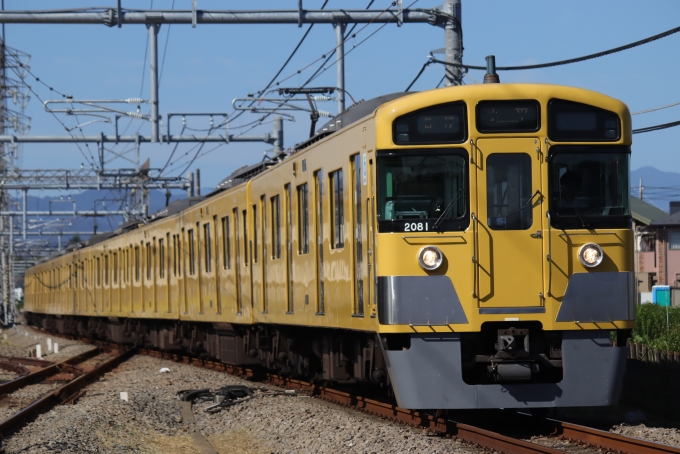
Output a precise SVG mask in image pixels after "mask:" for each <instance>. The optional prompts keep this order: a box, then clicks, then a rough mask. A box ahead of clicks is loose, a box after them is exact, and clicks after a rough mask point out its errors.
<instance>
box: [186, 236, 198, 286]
mask: <svg viewBox="0 0 680 454" xmlns="http://www.w3.org/2000/svg"><path fill="white" fill-rule="evenodd" d="M187 234H188V239H187V241H188V242H189V274H190V275H192V276H193V275H194V274H196V241H195V239H194V229H189V231H188V232H187Z"/></svg>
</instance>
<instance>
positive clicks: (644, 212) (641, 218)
mask: <svg viewBox="0 0 680 454" xmlns="http://www.w3.org/2000/svg"><path fill="white" fill-rule="evenodd" d="M630 211H631V213H632V214H633V219H635V220H636V221H637V222H641V223H642V224H645V225H650V224H654V222H655V221H657V220H659V219H663V218H666V217H668V213H666V212H665V211H663V210H661V209H659V208H657V207H655V206H654V205H652V204H649V203H647V202H645V201H644V200H640V199H638V198H637V197H633V196H631V197H630Z"/></svg>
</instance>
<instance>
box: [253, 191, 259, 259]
mask: <svg viewBox="0 0 680 454" xmlns="http://www.w3.org/2000/svg"><path fill="white" fill-rule="evenodd" d="M257 232H258V230H257V205H256V204H253V262H254V263H257V235H258V233H257Z"/></svg>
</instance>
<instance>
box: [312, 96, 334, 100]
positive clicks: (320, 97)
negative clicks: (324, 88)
mask: <svg viewBox="0 0 680 454" xmlns="http://www.w3.org/2000/svg"><path fill="white" fill-rule="evenodd" d="M312 99H313V100H314V101H333V98H331V97H330V96H323V95H316V96H312Z"/></svg>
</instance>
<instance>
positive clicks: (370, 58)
mask: <svg viewBox="0 0 680 454" xmlns="http://www.w3.org/2000/svg"><path fill="white" fill-rule="evenodd" d="M102 3H111V5H115V3H116V2H115V1H113V0H108V1H107V2H88V1H83V0H81V1H79V2H71V1H60V2H58V4H57V2H54V1H39V0H32V1H30V2H27V1H25V0H23V1H19V0H5V9H6V10H17V9H31V10H33V9H50V8H56V7H57V5H58V7H59V8H68V7H76V6H78V7H83V6H88V5H90V4H91V5H92V6H101V4H102ZM152 3H153V8H154V9H170V8H171V6H172V5H173V1H172V0H155V1H153V2H151V1H150V0H140V1H130V0H123V6H124V7H126V8H137V9H148V8H149V7H150V6H151V4H152ZM322 3H323V2H322V1H320V0H305V1H304V7H305V8H306V9H318V8H319V7H320V6H321V4H322ZM404 3H405V4H406V5H408V4H410V3H411V0H406V1H405V2H404ZM367 4H368V0H362V1H358V0H355V1H340V0H330V1H329V2H328V5H327V7H326V8H327V9H328V8H334V9H335V8H347V9H363V8H365V7H366V5H367ZM389 4H390V2H388V1H386V0H376V1H375V2H374V4H373V7H372V9H379V10H382V9H385V8H387V7H388V6H389ZM439 4H440V3H439V2H438V1H430V0H420V1H418V2H416V4H415V5H414V7H418V8H431V7H435V6H437V5H439ZM198 6H199V8H200V9H244V8H249V9H258V10H261V9H295V8H296V7H297V1H296V0H278V1H264V0H263V1H257V2H242V1H241V2H239V1H228V0H223V1H210V0H198ZM174 7H175V9H185V10H186V9H190V7H191V0H176V1H174ZM462 10H463V13H462V16H463V17H462V24H463V32H464V45H465V51H464V57H463V61H464V63H468V64H476V65H483V64H484V57H485V56H486V55H489V54H494V55H496V61H497V64H498V65H499V66H504V65H523V64H534V63H544V62H550V61H556V60H562V59H567V58H573V57H578V56H582V55H586V54H590V53H594V52H598V51H601V50H606V49H609V48H613V47H617V46H620V45H623V44H627V43H629V42H632V41H636V40H639V39H642V38H646V37H648V36H651V35H654V34H657V33H660V32H663V31H666V30H668V29H671V28H674V27H677V26H678V25H680V23H679V22H680V21H679V20H678V18H680V2H677V1H673V0H666V1H654V2H644V3H642V2H633V1H622V0H600V1H597V2H593V1H586V0H572V1H569V2H566V1H559V2H558V1H549V2H548V1H538V0H534V1H514V2H509V1H491V0H474V1H472V0H462ZM307 27H309V25H305V26H303V27H302V28H298V27H297V26H296V25H236V26H234V25H200V24H199V25H198V27H197V28H192V27H191V26H190V25H173V26H167V25H163V26H162V27H161V32H160V35H159V53H160V57H161V60H162V59H163V58H164V66H163V73H162V78H161V85H160V111H161V114H162V115H163V116H165V115H166V114H167V113H174V112H226V113H232V108H231V102H232V100H233V99H234V98H237V97H244V96H246V95H247V94H248V93H253V92H257V91H258V90H260V89H262V88H264V86H265V85H266V83H267V82H268V81H269V80H270V79H271V78H272V77H273V75H274V74H275V73H276V72H277V71H278V69H279V68H280V67H281V65H282V64H283V62H284V61H285V60H286V59H287V58H288V56H289V54H290V52H291V51H292V50H293V48H294V46H295V45H296V44H297V43H298V41H299V39H300V38H301V37H302V35H303V34H304V32H305V31H306V29H307ZM362 27H363V26H362V25H360V26H358V27H357V30H359V29H361V28H362ZM378 27H380V25H371V26H369V27H367V28H365V29H364V30H363V31H361V32H360V33H359V34H358V35H357V37H356V38H355V39H352V40H350V41H349V42H348V43H347V44H346V50H349V49H352V48H353V47H354V46H355V45H357V44H358V43H359V42H360V41H361V40H363V39H364V38H365V37H366V36H368V35H369V34H370V33H372V32H373V31H375V30H376V29H377V28H378ZM168 33H169V37H168ZM6 39H7V45H8V46H10V47H12V48H16V49H19V50H21V51H23V52H26V53H28V54H30V55H31V60H30V66H31V71H32V72H33V73H34V74H35V75H36V76H38V77H40V79H41V80H42V81H44V82H46V83H47V84H49V85H50V86H52V87H54V88H55V89H56V90H58V91H60V92H62V93H66V94H68V95H72V96H73V97H74V98H77V99H124V98H130V97H139V96H140V93H141V96H142V97H143V98H146V99H148V97H149V85H148V80H149V79H148V60H147V63H146V65H145V64H144V57H145V50H146V44H147V31H146V28H145V27H144V26H141V25H124V26H123V27H122V28H120V29H119V28H116V27H114V28H107V27H105V26H104V25H33V24H16V25H15V24H9V25H6ZM166 39H167V47H166ZM443 45H444V32H443V30H442V29H441V28H438V27H433V26H430V25H428V24H405V25H404V26H402V27H397V25H396V24H389V25H387V26H386V27H384V28H382V29H381V30H380V31H378V32H377V33H376V34H375V35H374V36H372V37H371V38H370V39H368V40H367V41H366V42H364V43H363V44H361V45H359V46H358V47H356V49H354V50H353V51H352V52H351V53H350V54H349V55H348V56H347V59H346V88H347V90H348V91H349V92H350V93H351V95H352V96H353V97H354V98H355V99H357V100H358V99H370V98H373V97H375V96H379V95H382V94H386V93H391V92H395V91H403V90H404V89H405V88H406V87H407V86H408V84H409V83H410V82H411V80H412V79H413V78H414V77H415V75H416V74H417V72H418V71H419V70H420V68H421V66H422V65H423V63H425V61H426V59H427V55H428V53H429V52H430V51H431V50H433V49H437V48H441V47H443ZM334 46H335V35H334V31H333V29H332V27H331V26H330V25H315V26H314V28H313V30H312V31H311V33H310V35H309V36H308V38H307V40H306V41H305V43H304V44H303V45H302V46H301V48H300V50H299V51H298V53H297V54H296V56H295V57H294V58H293V59H292V60H291V62H290V63H289V64H288V66H287V67H286V69H285V70H284V71H283V72H282V74H281V78H283V77H287V76H290V75H293V77H291V78H290V79H288V80H287V81H286V82H284V83H282V85H284V86H296V85H299V84H300V83H302V82H304V81H305V80H306V79H307V77H308V75H310V74H311V72H312V70H306V71H303V72H302V73H301V74H299V75H298V74H297V72H296V71H297V70H298V69H300V68H303V67H305V66H306V65H308V64H309V63H311V62H313V61H314V60H316V59H317V58H318V57H319V56H320V55H322V54H324V53H326V52H328V51H329V50H330V49H332V48H333V47H334ZM678 48H680V33H678V34H675V35H672V36H670V37H667V38H664V39H662V40H659V41H656V42H654V43H651V44H647V45H644V46H640V47H638V48H635V49H632V50H628V51H625V52H621V53H618V54H615V55H610V56H606V57H602V58H598V59H595V60H591V61H587V62H583V63H577V64H572V65H567V66H560V67H556V68H549V69H540V70H531V71H514V72H501V73H500V77H501V81H502V82H537V83H553V84H564V85H571V86H578V87H583V88H588V89H592V90H596V91H599V92H603V93H605V94H607V95H610V96H613V97H616V98H619V99H621V100H623V101H624V102H626V103H627V104H628V106H629V107H630V109H631V111H633V112H635V111H639V110H645V109H649V108H653V107H657V106H662V105H666V104H671V103H674V102H678V101H680V84H678V82H677V79H678V74H679V73H680V71H679V69H680V64H679V63H678V57H677V55H678V51H677V49H678ZM166 49H167V50H166ZM312 68H313V69H315V68H316V66H313V67H312ZM443 71H444V69H443V68H442V67H441V66H438V65H431V66H430V67H428V69H427V70H426V72H425V73H424V74H423V76H422V77H421V78H420V79H419V80H418V82H417V83H416V85H415V86H414V87H413V89H414V90H425V89H430V88H433V87H435V86H436V85H437V83H439V81H440V79H441V77H442V76H443ZM143 74H144V75H143ZM469 76H470V77H466V78H465V82H466V83H469V84H473V83H475V81H478V82H481V80H482V78H483V72H481V71H471V72H470V73H469ZM143 78H144V79H143ZM142 79H143V82H142ZM26 80H27V81H28V83H29V84H30V85H32V87H33V88H34V89H35V90H36V92H37V93H38V95H39V96H40V97H41V98H42V99H43V100H47V99H57V98H58V96H56V95H55V94H54V92H50V91H49V90H48V89H47V88H46V87H45V86H43V85H40V84H38V83H36V82H35V80H32V78H31V77H30V76H29V77H27V78H26ZM335 84H336V81H335V67H330V68H329V69H328V70H327V71H325V72H324V73H323V75H322V76H321V77H319V78H318V79H317V82H316V85H319V86H334V85H335ZM10 104H11V103H10ZM10 107H12V106H11V105H10ZM145 108H146V107H144V106H143V108H142V110H143V111H144V109H145ZM320 108H321V109H324V110H329V111H332V112H335V103H324V104H321V105H320ZM124 109H126V110H127V109H128V106H124ZM146 109H147V110H148V108H146ZM26 113H27V114H28V115H29V116H30V117H32V121H31V131H30V133H31V134H34V135H47V134H50V135H56V134H58V135H62V134H66V132H65V131H64V129H63V127H62V125H61V124H59V122H58V121H56V120H55V118H54V117H53V116H52V115H50V114H49V113H47V112H45V111H44V110H43V108H42V103H41V102H40V101H39V100H38V99H36V97H35V96H32V98H31V101H30V103H29V105H28V107H27V110H26ZM258 117H259V115H257V116H256V115H252V114H246V115H242V116H241V117H240V118H238V119H237V120H235V121H234V124H232V125H231V131H232V132H233V133H235V132H238V131H246V130H247V133H248V134H258V133H264V132H267V131H270V130H271V124H265V125H263V126H260V127H257V128H255V129H252V130H248V128H243V129H237V128H238V127H239V126H241V125H244V124H247V123H250V122H252V121H254V120H256V119H257V118H258ZM60 119H61V120H62V121H63V122H64V123H65V124H66V125H67V126H69V127H72V126H75V125H77V124H78V122H77V121H76V119H75V118H73V117H66V116H60ZM633 119H634V123H633V126H634V128H640V127H645V126H651V125H656V124H661V123H667V122H671V121H676V120H680V106H677V107H673V108H669V109H665V110H661V111H658V112H654V113H649V114H644V115H636V116H634V117H633ZM85 121H89V119H87V118H84V117H80V122H81V123H82V122H85ZM127 123H128V122H127V121H125V120H123V121H122V123H121V125H122V126H123V127H125V126H126V125H127ZM189 125H190V127H193V128H196V129H202V128H207V127H208V126H209V125H208V122H207V120H191V121H190V123H189ZM176 126H179V123H176V124H173V130H174V131H178V129H174V128H175V127H176ZM138 128H139V130H140V132H141V133H142V134H145V135H148V134H149V131H150V128H149V125H148V123H143V122H140V121H134V122H132V124H130V126H129V128H128V130H127V132H128V133H132V132H134V131H135V130H137V129H138ZM100 131H103V132H104V133H106V134H113V127H112V126H111V125H109V124H105V123H94V124H91V125H89V126H85V127H83V133H84V134H87V135H91V134H98V133H99V132H100ZM284 131H285V146H292V145H294V144H295V143H297V142H300V141H302V140H304V139H305V138H306V137H307V135H308V131H309V117H308V115H306V114H304V113H301V114H296V115H295V122H285V123H284ZM74 133H78V132H77V131H74ZM679 136H680V127H677V128H671V129H667V130H663V131H657V132H651V133H646V134H639V135H636V136H634V145H633V156H632V160H631V168H632V169H636V168H639V167H642V166H647V165H650V166H654V167H656V168H658V169H663V170H665V171H673V172H680V150H679V149H678V145H677V143H678V138H679ZM191 147H192V146H191V145H182V146H180V147H179V148H178V149H177V151H176V153H175V156H174V157H173V161H176V163H175V164H174V165H171V166H170V167H169V173H168V174H170V175H175V174H177V173H178V172H179V171H180V170H181V169H183V168H184V165H186V163H187V162H188V160H189V159H190V157H192V156H193V155H194V154H195V151H196V150H195V149H193V150H192V149H191ZM129 148H130V147H129V146H127V145H125V144H121V145H118V146H116V147H114V150H115V151H116V152H117V153H119V154H124V155H125V156H128V157H132V156H133V154H132V153H130V151H129ZM212 148H213V145H210V144H208V145H206V146H205V147H204V149H203V152H207V151H208V150H210V149H212ZM269 148H270V146H269V145H267V144H264V143H257V144H241V143H232V144H230V145H226V146H222V147H219V148H217V149H215V150H214V151H211V152H210V153H207V154H205V155H204V156H202V157H201V158H199V159H198V160H197V161H196V162H195V163H194V165H193V166H192V169H190V170H193V169H194V168H196V167H200V168H201V172H202V180H203V185H202V186H203V187H209V186H214V185H215V184H216V183H218V182H219V181H220V180H221V179H222V178H223V177H225V176H227V175H228V174H229V173H231V172H232V171H233V170H234V169H236V168H238V167H240V166H242V165H246V164H251V163H254V162H257V161H259V160H260V159H262V156H263V152H264V151H265V150H267V149H269ZM172 149H173V145H167V144H163V145H143V146H142V160H144V159H146V158H150V160H151V166H152V167H162V166H163V164H164V163H165V162H166V160H167V158H168V156H169V155H170V153H171V151H172ZM90 151H91V153H92V154H93V155H96V153H95V151H96V147H95V146H93V145H90ZM90 151H88V150H87V148H86V147H85V146H83V145H81V147H80V149H79V148H78V147H76V146H73V145H59V146H56V145H22V147H21V154H20V159H19V162H18V164H19V166H20V167H22V168H78V167H80V165H81V163H83V164H84V165H85V166H89V163H88V160H89V159H90V157H89V153H90ZM109 156H111V157H112V156H113V155H110V154H109ZM108 165H110V166H112V167H130V166H131V165H132V164H131V163H129V162H127V161H124V160H122V159H117V160H115V161H113V162H111V163H109V164H108ZM650 183H652V182H650ZM678 184H679V185H680V182H678ZM36 195H37V194H36Z"/></svg>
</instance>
